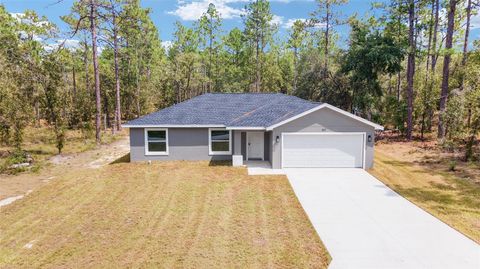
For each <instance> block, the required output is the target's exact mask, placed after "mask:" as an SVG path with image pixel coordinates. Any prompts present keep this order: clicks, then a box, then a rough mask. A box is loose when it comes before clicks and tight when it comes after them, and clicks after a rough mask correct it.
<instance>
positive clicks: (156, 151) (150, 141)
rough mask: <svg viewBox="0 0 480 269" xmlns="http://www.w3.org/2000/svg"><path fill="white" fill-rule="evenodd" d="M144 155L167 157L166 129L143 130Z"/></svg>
mask: <svg viewBox="0 0 480 269" xmlns="http://www.w3.org/2000/svg"><path fill="white" fill-rule="evenodd" d="M145 155H168V131H167V129H145Z"/></svg>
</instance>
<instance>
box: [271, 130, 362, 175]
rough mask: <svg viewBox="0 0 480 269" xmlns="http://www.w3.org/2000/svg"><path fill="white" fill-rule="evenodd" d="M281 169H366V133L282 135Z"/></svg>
mask: <svg viewBox="0 0 480 269" xmlns="http://www.w3.org/2000/svg"><path fill="white" fill-rule="evenodd" d="M281 147H282V160H281V162H282V167H283V168H293V167H324V168H327V167H332V168H333V167H358V168H364V167H365V133H363V132H324V133H308V132H306V133H282V145H281Z"/></svg>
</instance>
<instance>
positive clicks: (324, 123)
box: [130, 108, 375, 169]
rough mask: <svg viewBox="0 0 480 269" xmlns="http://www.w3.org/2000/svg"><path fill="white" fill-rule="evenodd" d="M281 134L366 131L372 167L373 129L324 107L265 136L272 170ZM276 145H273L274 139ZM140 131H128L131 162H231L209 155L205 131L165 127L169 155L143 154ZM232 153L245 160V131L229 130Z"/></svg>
mask: <svg viewBox="0 0 480 269" xmlns="http://www.w3.org/2000/svg"><path fill="white" fill-rule="evenodd" d="M282 132H365V133H366V137H368V136H369V135H370V136H371V137H372V141H371V142H368V141H366V152H365V168H367V169H368V168H371V167H372V166H373V145H374V140H375V137H374V135H375V130H374V128H373V127H372V126H370V125H367V124H365V123H362V122H359V121H357V120H354V119H351V118H349V117H347V116H345V115H342V114H340V113H338V112H335V111H333V110H330V109H328V108H323V109H320V110H318V111H315V112H312V113H310V114H308V115H306V116H304V117H301V118H299V119H296V120H293V121H291V122H289V123H286V124H284V125H282V126H279V127H277V128H275V129H274V130H273V131H268V132H265V135H264V139H265V141H264V147H265V148H264V158H265V160H267V161H270V163H271V164H272V167H273V168H281V154H282V153H281V139H282ZM277 136H278V137H279V142H278V143H276V142H275V140H276V137H277ZM144 139H145V134H144V129H143V128H130V160H131V161H147V160H231V159H232V156H231V155H209V154H208V128H168V144H169V155H145V144H144V143H145V141H144ZM232 153H233V154H236V155H238V154H241V155H243V158H244V159H245V158H246V131H232Z"/></svg>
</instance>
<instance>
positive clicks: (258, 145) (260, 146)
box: [246, 132, 265, 161]
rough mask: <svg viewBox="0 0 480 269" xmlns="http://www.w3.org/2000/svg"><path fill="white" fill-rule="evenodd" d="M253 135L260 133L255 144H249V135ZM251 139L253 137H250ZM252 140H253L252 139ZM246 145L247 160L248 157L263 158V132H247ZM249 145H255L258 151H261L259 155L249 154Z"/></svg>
mask: <svg viewBox="0 0 480 269" xmlns="http://www.w3.org/2000/svg"><path fill="white" fill-rule="evenodd" d="M252 134H253V135H259V136H260V135H261V139H258V140H257V144H255V145H254V144H252V145H250V144H251V142H252V141H250V137H251V136H252ZM252 140H253V139H252ZM253 141H254V140H253ZM246 143H247V145H246V148H247V150H246V151H247V152H246V154H247V157H246V159H247V161H248V160H249V158H250V157H254V158H261V159H262V161H263V160H264V159H265V158H264V157H265V151H264V149H265V136H264V133H263V132H247V141H246ZM250 147H255V148H258V149H259V152H261V156H258V157H257V156H249V154H248V152H249V151H250Z"/></svg>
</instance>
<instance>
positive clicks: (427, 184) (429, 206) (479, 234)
mask: <svg viewBox="0 0 480 269" xmlns="http://www.w3.org/2000/svg"><path fill="white" fill-rule="evenodd" d="M444 166H445V167H442V166H440V165H439V164H437V166H436V167H435V169H432V168H430V167H429V166H428V165H427V164H422V163H416V162H414V160H413V158H411V157H409V156H408V155H405V156H404V155H402V154H401V153H400V152H395V153H393V152H392V151H391V150H390V149H389V148H383V147H382V146H379V147H377V148H376V151H375V164H374V168H373V169H372V170H370V171H369V172H370V173H372V174H373V175H374V176H375V177H376V178H378V179H379V180H381V181H382V182H384V183H385V184H386V185H388V186H389V187H390V188H392V189H393V190H395V191H396V192H398V193H400V194H401V195H402V196H404V197H405V198H407V199H408V200H410V201H412V202H413V203H415V204H417V205H418V206H420V207H421V208H423V209H424V210H426V211H428V212H429V213H431V214H432V215H434V216H436V217H437V218H439V219H441V220H442V221H444V222H445V223H447V224H448V225H450V226H452V227H454V228H455V229H457V230H459V231H460V232H462V233H464V234H465V235H467V236H469V237H470V238H472V239H473V240H475V241H476V242H478V243H480V199H479V197H480V185H479V184H478V183H476V181H475V180H469V179H466V178H462V177H459V176H458V175H456V174H455V173H452V171H449V169H448V163H445V164H444Z"/></svg>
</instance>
